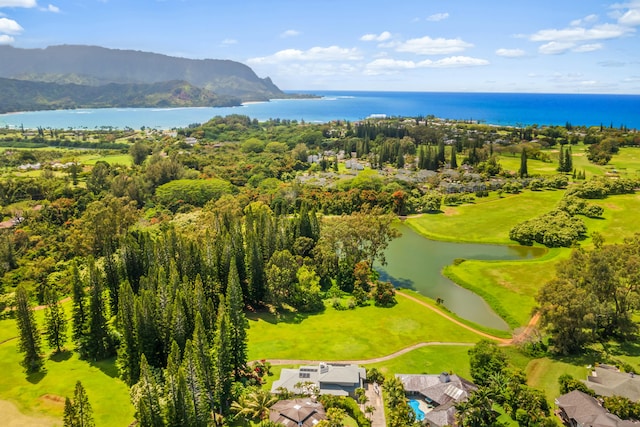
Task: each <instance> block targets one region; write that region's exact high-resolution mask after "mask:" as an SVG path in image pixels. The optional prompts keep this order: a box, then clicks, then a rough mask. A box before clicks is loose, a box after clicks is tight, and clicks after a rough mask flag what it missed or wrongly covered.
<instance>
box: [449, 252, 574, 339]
mask: <svg viewBox="0 0 640 427" xmlns="http://www.w3.org/2000/svg"><path fill="white" fill-rule="evenodd" d="M569 253H570V250H569V249H551V250H550V251H549V252H548V253H547V254H546V255H544V256H542V257H540V258H536V259H532V260H524V261H477V260H468V261H465V262H463V263H461V264H458V265H450V266H448V267H446V268H445V275H446V276H447V277H449V278H450V279H452V280H454V281H455V282H456V283H458V284H459V285H461V286H463V287H465V288H467V289H469V290H471V291H473V292H475V293H477V294H478V295H480V296H481V297H482V298H483V299H484V300H485V301H487V303H488V304H489V305H490V306H491V308H492V309H493V310H494V311H495V312H496V313H498V314H499V315H500V316H501V317H502V318H503V319H505V321H506V322H507V323H508V324H509V326H510V327H511V328H516V327H518V326H523V325H526V324H527V323H528V322H529V319H530V318H531V313H532V311H533V309H534V307H535V305H536V303H535V299H534V298H535V296H536V295H537V293H538V290H539V289H540V287H542V285H544V284H545V283H546V282H548V281H549V280H551V279H552V278H553V277H554V276H555V265H556V263H557V262H558V261H560V260H561V259H565V258H567V257H568V256H569Z"/></svg>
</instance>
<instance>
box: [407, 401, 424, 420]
mask: <svg viewBox="0 0 640 427" xmlns="http://www.w3.org/2000/svg"><path fill="white" fill-rule="evenodd" d="M409 406H411V409H413V412H415V414H416V420H418V421H422V420H424V412H422V410H421V409H420V402H418V401H417V400H415V399H411V400H409Z"/></svg>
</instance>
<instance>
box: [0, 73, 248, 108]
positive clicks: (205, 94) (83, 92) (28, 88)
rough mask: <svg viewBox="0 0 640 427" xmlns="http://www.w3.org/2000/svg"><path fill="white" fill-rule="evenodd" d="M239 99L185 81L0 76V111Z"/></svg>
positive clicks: (223, 103) (217, 103) (221, 103)
mask: <svg viewBox="0 0 640 427" xmlns="http://www.w3.org/2000/svg"><path fill="white" fill-rule="evenodd" d="M240 103H241V100H240V99H239V98H237V97H233V96H228V95H218V94H215V93H213V92H211V91H209V90H206V89H202V88H199V87H196V86H194V85H192V84H190V83H188V82H186V81H180V80H173V81H168V82H160V83H151V84H145V83H128V84H119V83H109V84H105V85H101V86H88V85H79V84H75V83H68V84H58V83H47V82H33V81H25V80H16V79H6V78H0V113H9V112H16V111H34V110H57V109H76V108H127V107H158V108H167V107H231V106H237V105H240Z"/></svg>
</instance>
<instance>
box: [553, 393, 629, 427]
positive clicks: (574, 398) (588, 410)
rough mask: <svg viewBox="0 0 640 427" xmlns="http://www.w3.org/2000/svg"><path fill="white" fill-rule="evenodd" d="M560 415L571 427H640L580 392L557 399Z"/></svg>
mask: <svg viewBox="0 0 640 427" xmlns="http://www.w3.org/2000/svg"><path fill="white" fill-rule="evenodd" d="M555 403H556V406H557V407H558V415H559V416H560V418H562V421H563V422H564V424H565V425H567V426H569V427H640V423H638V422H634V421H627V420H621V419H620V418H618V417H617V416H615V415H613V414H611V413H610V412H609V411H607V410H606V409H605V408H604V407H603V406H602V405H601V404H600V402H599V401H598V400H597V399H596V398H594V397H591V396H589V395H588V394H586V393H583V392H581V391H579V390H574V391H572V392H570V393H567V394H563V395H562V396H560V397H558V398H556V400H555Z"/></svg>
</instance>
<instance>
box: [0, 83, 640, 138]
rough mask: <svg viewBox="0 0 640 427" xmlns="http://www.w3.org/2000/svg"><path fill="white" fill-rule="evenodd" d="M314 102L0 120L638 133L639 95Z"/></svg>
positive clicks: (323, 94)
mask: <svg viewBox="0 0 640 427" xmlns="http://www.w3.org/2000/svg"><path fill="white" fill-rule="evenodd" d="M295 92H296V93H308V94H316V95H318V96H320V98H315V99H278V100H272V101H270V102H263V103H248V104H244V105H242V106H239V107H224V108H202V107H199V108H104V109H78V110H53V111H33V112H24V113H12V114H4V115H0V126H1V127H12V128H20V127H21V126H23V127H24V128H28V129H35V128H38V127H43V128H55V129H67V128H73V129H83V128H84V129H96V128H101V127H113V128H120V129H123V128H127V127H129V128H133V129H139V128H141V127H143V126H144V127H147V128H155V129H171V128H180V127H186V126H188V125H190V124H193V123H204V122H206V121H207V120H209V119H211V118H213V117H215V116H227V115H230V114H243V115H247V116H249V117H251V118H254V119H258V120H260V121H264V120H268V119H276V118H280V119H288V120H298V121H302V120H304V121H306V122H314V123H326V122H330V121H332V120H348V121H357V120H362V119H365V118H367V117H369V116H371V115H385V116H387V117H392V116H396V117H398V116H402V117H418V116H421V117H424V116H429V115H431V116H435V117H440V118H446V119H455V120H473V121H478V122H481V123H488V124H496V125H513V126H519V125H533V124H538V125H565V124H566V123H571V124H573V125H587V126H600V125H603V126H613V127H616V128H617V127H620V126H626V127H629V128H640V95H592V94H532V93H458V92H354V91H295Z"/></svg>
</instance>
